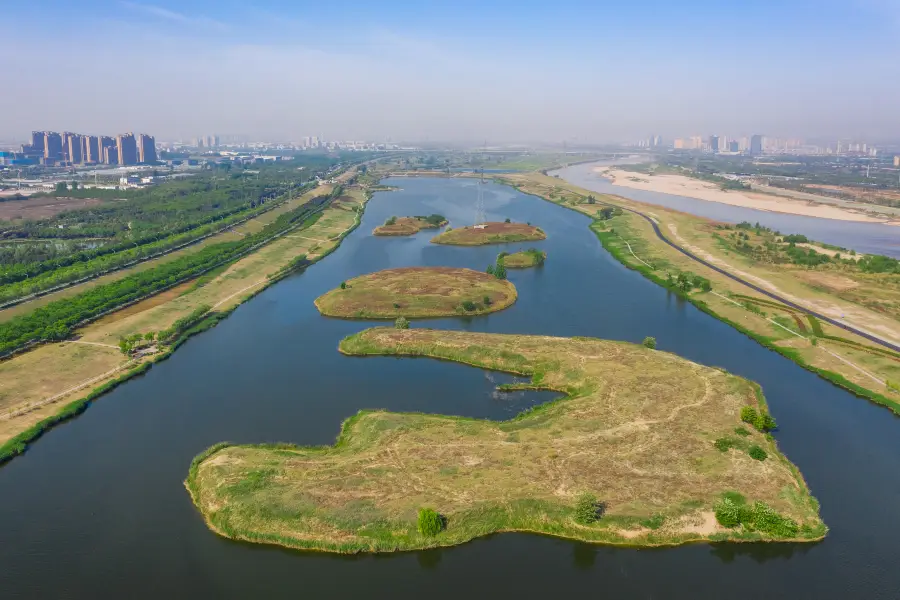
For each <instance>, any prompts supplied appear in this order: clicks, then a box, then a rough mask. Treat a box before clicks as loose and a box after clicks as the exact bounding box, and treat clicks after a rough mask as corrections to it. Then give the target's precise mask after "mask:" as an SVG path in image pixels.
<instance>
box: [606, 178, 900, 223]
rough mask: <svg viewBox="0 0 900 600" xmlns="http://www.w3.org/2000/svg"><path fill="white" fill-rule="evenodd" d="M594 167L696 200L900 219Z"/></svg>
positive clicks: (825, 202)
mask: <svg viewBox="0 0 900 600" xmlns="http://www.w3.org/2000/svg"><path fill="white" fill-rule="evenodd" d="M595 170H596V171H597V172H599V173H601V174H602V175H603V176H604V177H608V178H609V179H611V180H612V182H613V183H614V184H615V185H621V186H624V187H629V188H634V189H638V190H647V191H651V192H660V193H663V194H674V195H677V196H687V197H689V198H695V199H697V200H706V201H709V202H720V203H722V204H730V205H732V206H743V207H745V208H754V209H757V210H766V211H770V212H780V213H787V214H792V215H806V216H810V217H820V218H823V219H837V220H841V221H861V222H867V223H888V224H900V221H898V222H896V223H895V221H894V220H893V219H892V218H891V217H890V216H872V215H871V214H869V211H870V210H871V208H872V207H868V206H860V207H859V208H858V209H855V210H854V209H851V208H846V207H842V206H837V205H835V203H833V202H830V201H829V199H827V198H822V202H811V201H809V200H795V199H791V198H788V197H777V196H774V195H772V194H762V193H753V192H745V191H726V190H723V189H721V188H720V187H719V186H718V185H716V184H715V183H710V182H708V181H703V180H700V179H694V178H692V177H686V176H684V175H676V174H670V173H663V174H656V175H648V174H645V173H633V172H630V171H623V170H621V169H610V168H607V167H597V168H596V169H595Z"/></svg>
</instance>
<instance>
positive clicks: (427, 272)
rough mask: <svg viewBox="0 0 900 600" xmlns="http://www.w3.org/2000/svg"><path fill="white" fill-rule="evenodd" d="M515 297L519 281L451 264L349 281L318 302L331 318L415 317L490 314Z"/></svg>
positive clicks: (399, 270) (373, 274)
mask: <svg viewBox="0 0 900 600" xmlns="http://www.w3.org/2000/svg"><path fill="white" fill-rule="evenodd" d="M515 301H516V288H515V286H514V285H513V284H512V283H510V282H509V281H506V280H503V279H499V278H497V277H495V276H493V275H489V274H487V273H479V272H478V271H473V270H471V269H458V268H453V267H404V268H400V269H387V270H385V271H378V272H377V273H370V274H368V275H362V276H361V277H356V278H354V279H350V280H348V281H345V282H344V283H342V284H341V286H340V287H339V288H337V289H334V290H331V291H330V292H328V293H326V294H323V295H322V296H319V297H318V298H316V302H315V303H316V308H318V309H319V312H320V313H322V314H323V315H325V316H327V317H342V318H350V319H396V318H398V317H404V318H407V319H415V318H428V317H447V316H453V315H480V314H486V313H491V312H495V311H498V310H503V309H504V308H507V307H508V306H510V305H512V304H513V303H514V302H515Z"/></svg>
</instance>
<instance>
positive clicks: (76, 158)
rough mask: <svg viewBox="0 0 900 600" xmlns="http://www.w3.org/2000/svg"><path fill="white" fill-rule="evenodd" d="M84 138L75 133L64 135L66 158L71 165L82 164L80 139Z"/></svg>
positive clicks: (82, 156)
mask: <svg viewBox="0 0 900 600" xmlns="http://www.w3.org/2000/svg"><path fill="white" fill-rule="evenodd" d="M83 137H84V136H81V135H78V134H77V133H66V156H67V157H68V159H69V162H71V163H80V162H84V155H83V154H82V152H81V150H82V138H83Z"/></svg>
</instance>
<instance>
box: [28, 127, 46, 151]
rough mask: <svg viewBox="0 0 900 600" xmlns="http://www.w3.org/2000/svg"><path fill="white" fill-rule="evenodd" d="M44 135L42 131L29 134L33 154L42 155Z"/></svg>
mask: <svg viewBox="0 0 900 600" xmlns="http://www.w3.org/2000/svg"><path fill="white" fill-rule="evenodd" d="M44 133H45V132H43V131H32V132H31V150H32V151H34V152H38V151H39V152H40V153H41V154H43V153H44Z"/></svg>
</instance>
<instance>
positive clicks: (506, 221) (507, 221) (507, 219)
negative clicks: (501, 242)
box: [503, 217, 512, 223]
mask: <svg viewBox="0 0 900 600" xmlns="http://www.w3.org/2000/svg"><path fill="white" fill-rule="evenodd" d="M503 222H504V223H511V222H512V221H510V220H509V217H506V220H505V221H503Z"/></svg>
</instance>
